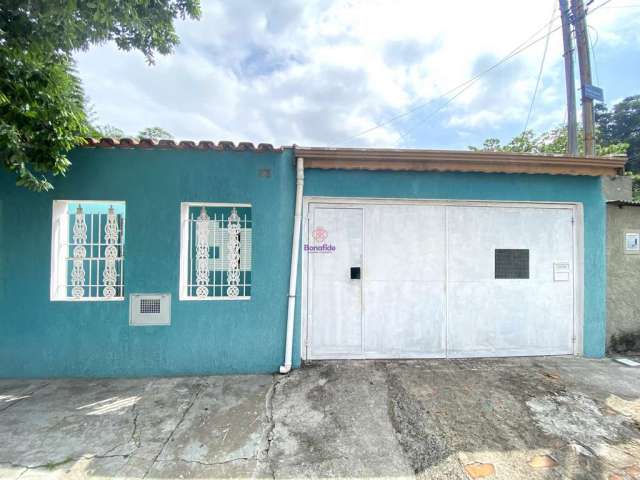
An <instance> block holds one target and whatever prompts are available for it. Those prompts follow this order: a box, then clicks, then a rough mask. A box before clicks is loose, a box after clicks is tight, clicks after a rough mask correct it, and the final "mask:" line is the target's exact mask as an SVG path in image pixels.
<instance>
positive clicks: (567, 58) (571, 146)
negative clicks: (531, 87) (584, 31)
mask: <svg viewBox="0 0 640 480" xmlns="http://www.w3.org/2000/svg"><path fill="white" fill-rule="evenodd" d="M560 18H561V19H562V43H563V44H564V77H565V84H566V89H567V117H568V118H567V131H568V136H569V142H568V145H567V150H568V152H567V153H568V154H569V155H577V153H578V134H577V118H576V82H575V76H574V72H573V40H572V38H571V19H570V12H569V4H568V3H567V0H560Z"/></svg>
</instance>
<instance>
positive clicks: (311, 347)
mask: <svg viewBox="0 0 640 480" xmlns="http://www.w3.org/2000/svg"><path fill="white" fill-rule="evenodd" d="M70 158H71V160H72V162H73V167H72V170H71V172H70V173H69V175H68V176H67V177H66V178H57V179H56V181H55V183H54V185H55V190H53V191H52V192H48V193H33V192H28V191H26V190H23V189H20V188H17V187H15V186H14V179H13V177H12V176H11V175H10V174H8V173H7V172H4V171H3V172H2V173H0V329H1V330H2V332H1V333H2V335H0V377H111V376H151V375H200V374H214V373H255V372H275V371H278V370H280V371H285V372H286V371H288V369H289V368H291V367H293V368H295V367H297V366H299V365H300V363H301V361H302V360H314V359H326V358H331V359H343V358H344V359H346V358H455V357H477V356H518V355H560V354H575V355H586V356H590V357H600V356H602V355H604V352H605V344H606V325H605V322H606V254H605V251H606V205H605V202H604V199H603V195H602V190H601V188H602V187H601V176H603V175H614V174H615V173H617V172H619V171H620V170H621V169H622V168H623V165H624V159H620V158H576V157H558V156H554V157H551V156H535V155H517V154H499V153H486V152H450V151H446V152H444V151H428V150H375V149H326V148H300V147H291V148H273V147H272V146H270V145H262V144H261V145H259V146H257V147H255V146H253V145H252V144H247V143H241V144H239V145H237V146H236V145H234V144H231V143H230V142H221V143H219V144H214V143H212V142H200V143H199V144H195V143H193V142H181V143H179V144H175V143H174V142H170V141H165V142H160V143H154V142H151V141H144V142H141V143H137V142H133V141H130V140H121V141H119V142H118V141H113V140H109V139H103V140H102V141H99V142H95V141H92V142H90V144H89V145H88V146H87V147H83V148H79V149H77V150H75V151H73V152H72V153H71V156H70Z"/></svg>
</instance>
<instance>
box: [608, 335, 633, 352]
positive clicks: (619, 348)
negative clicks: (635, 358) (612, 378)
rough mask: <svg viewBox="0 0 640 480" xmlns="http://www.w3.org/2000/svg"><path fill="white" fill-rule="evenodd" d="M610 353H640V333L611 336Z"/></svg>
mask: <svg viewBox="0 0 640 480" xmlns="http://www.w3.org/2000/svg"><path fill="white" fill-rule="evenodd" d="M608 350H609V353H625V354H636V355H637V354H638V353H640V332H625V333H619V334H617V335H611V337H610V338H609V348H608Z"/></svg>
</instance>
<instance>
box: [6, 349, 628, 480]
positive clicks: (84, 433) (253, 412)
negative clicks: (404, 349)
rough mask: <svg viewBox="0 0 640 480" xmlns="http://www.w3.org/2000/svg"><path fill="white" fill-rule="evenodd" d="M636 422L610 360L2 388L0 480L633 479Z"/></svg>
mask: <svg viewBox="0 0 640 480" xmlns="http://www.w3.org/2000/svg"><path fill="white" fill-rule="evenodd" d="M639 425H640V368H638V369H634V368H632V367H626V366H623V365H620V364H618V363H616V362H613V361H612V360H609V359H605V360H590V359H584V358H574V357H555V358H518V359H474V360H412V361H342V362H314V363H313V364H310V365H308V366H307V367H306V368H303V369H300V370H295V371H293V372H292V373H291V374H289V375H288V376H286V377H284V376H278V375H275V376H271V375H243V376H216V377H185V378H154V379H105V380H47V381H32V380H0V478H2V479H5V478H6V479H18V478H19V479H21V480H25V479H30V478H55V479H79V478H138V479H142V478H147V479H152V478H158V479H168V478H273V479H275V478H310V477H311V478H318V477H342V478H373V477H380V478H389V477H393V478H429V479H431V478H434V479H438V478H442V479H445V478H446V479H465V478H504V479H519V478H522V479H538V478H539V479H561V478H580V479H606V480H619V479H633V478H640V430H639ZM480 475H487V476H486V477H480Z"/></svg>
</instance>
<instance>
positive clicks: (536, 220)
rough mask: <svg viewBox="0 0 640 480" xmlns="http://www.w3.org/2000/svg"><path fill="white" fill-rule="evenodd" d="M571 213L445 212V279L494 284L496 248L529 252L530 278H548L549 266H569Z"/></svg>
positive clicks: (555, 210) (453, 209) (455, 209)
mask: <svg viewBox="0 0 640 480" xmlns="http://www.w3.org/2000/svg"><path fill="white" fill-rule="evenodd" d="M571 219H572V211H571V210H570V209H558V208H531V207H526V208H524V207H518V208H512V207H482V206H477V207H475V206H474V207H469V206H465V207H457V206H456V207H448V209H447V239H448V240H447V241H448V245H449V265H448V279H449V281H451V282H459V281H488V280H493V279H494V260H495V258H494V252H495V250H496V249H526V250H529V252H530V275H531V278H532V279H538V278H539V279H543V278H546V279H551V278H552V276H551V274H552V272H553V263H554V262H567V261H571V260H572V257H573V250H572V231H573V224H572V222H571Z"/></svg>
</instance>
